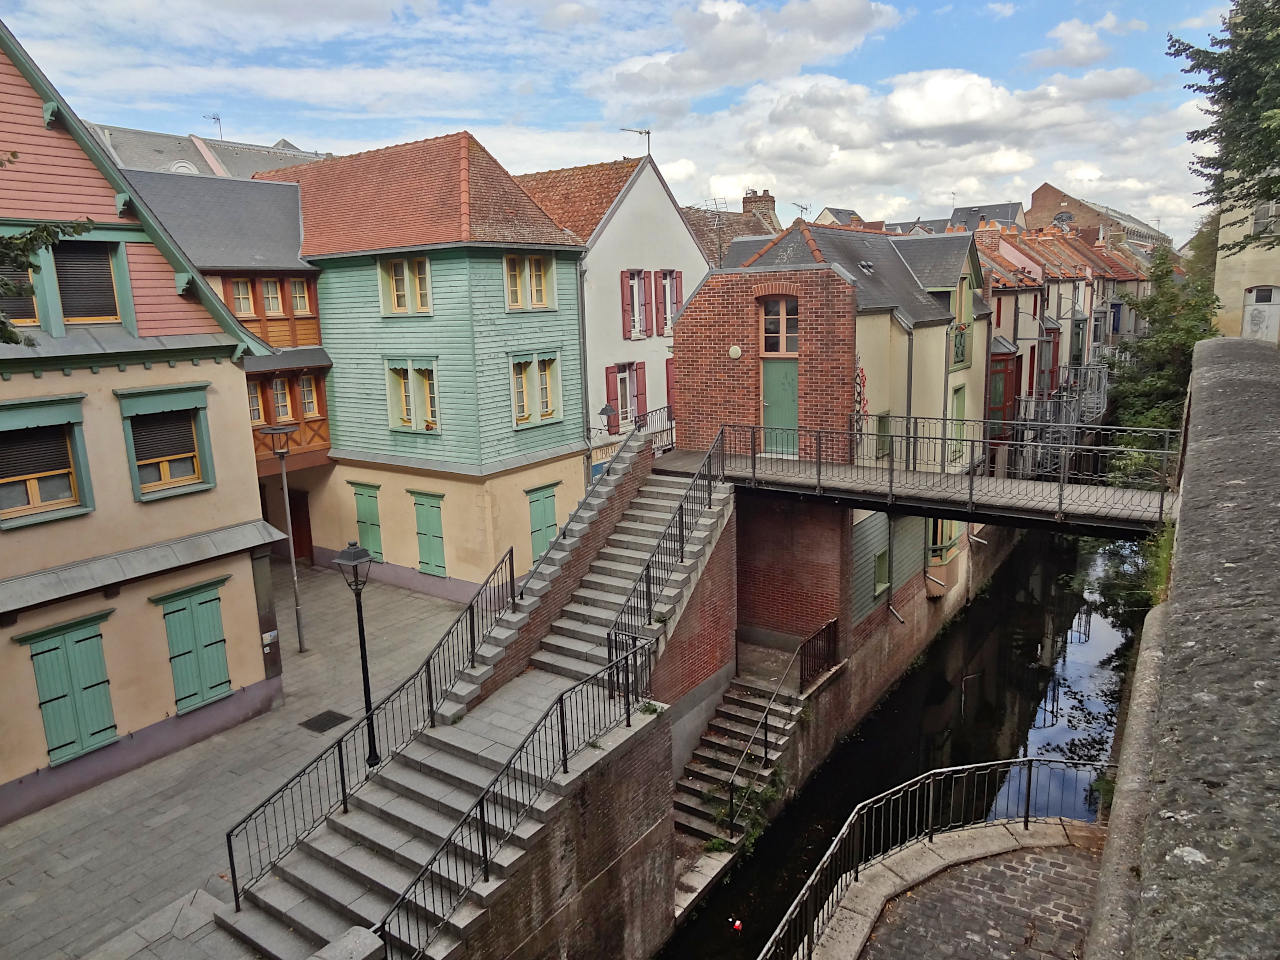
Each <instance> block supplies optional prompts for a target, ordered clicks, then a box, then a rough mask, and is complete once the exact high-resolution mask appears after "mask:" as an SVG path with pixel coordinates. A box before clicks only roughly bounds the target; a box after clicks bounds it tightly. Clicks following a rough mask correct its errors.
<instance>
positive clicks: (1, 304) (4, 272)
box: [0, 266, 36, 320]
mask: <svg viewBox="0 0 1280 960" xmlns="http://www.w3.org/2000/svg"><path fill="white" fill-rule="evenodd" d="M0 277H3V278H4V279H5V280H8V281H10V282H11V283H12V284H13V285H14V286H15V287H18V288H19V289H21V288H23V287H28V286H30V284H31V275H30V273H29V271H28V270H27V268H26V267H17V266H4V267H0ZM0 313H3V314H4V315H5V316H6V317H8V318H9V319H10V320H34V319H36V301H35V298H34V297H32V296H29V295H28V296H25V297H24V296H21V295H19V296H13V297H0Z"/></svg>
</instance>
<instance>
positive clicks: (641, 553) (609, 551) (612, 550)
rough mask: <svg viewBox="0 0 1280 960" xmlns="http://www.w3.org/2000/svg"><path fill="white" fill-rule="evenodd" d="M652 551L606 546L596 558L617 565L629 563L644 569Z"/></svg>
mask: <svg viewBox="0 0 1280 960" xmlns="http://www.w3.org/2000/svg"><path fill="white" fill-rule="evenodd" d="M651 553H652V551H651V550H631V549H629V548H627V547H614V546H610V545H609V544H607V543H606V544H605V545H604V546H603V547H601V548H600V552H599V553H597V554H596V556H598V557H600V558H601V559H604V560H613V561H615V562H616V563H629V564H631V565H632V566H635V567H643V566H644V565H645V563H647V562H648V560H649V557H650V555H651Z"/></svg>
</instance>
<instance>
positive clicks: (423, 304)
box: [413, 257, 431, 313]
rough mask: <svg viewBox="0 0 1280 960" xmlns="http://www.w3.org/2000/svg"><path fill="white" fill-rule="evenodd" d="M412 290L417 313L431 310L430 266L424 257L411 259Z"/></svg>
mask: <svg viewBox="0 0 1280 960" xmlns="http://www.w3.org/2000/svg"><path fill="white" fill-rule="evenodd" d="M413 291H414V297H415V299H416V301H417V304H418V312H419V313H430V312H431V268H430V266H429V265H428V264H427V258H426V257H419V258H418V259H417V260H414V261H413Z"/></svg>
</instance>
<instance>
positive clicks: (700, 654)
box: [653, 510, 738, 703]
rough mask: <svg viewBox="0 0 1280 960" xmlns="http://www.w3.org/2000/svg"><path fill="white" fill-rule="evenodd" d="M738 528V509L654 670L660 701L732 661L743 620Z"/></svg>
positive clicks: (676, 697) (674, 698)
mask: <svg viewBox="0 0 1280 960" xmlns="http://www.w3.org/2000/svg"><path fill="white" fill-rule="evenodd" d="M737 528H738V514H737V511H736V510H735V511H734V512H733V513H732V514H730V516H729V520H728V522H727V523H726V524H725V526H724V529H723V530H721V532H720V539H719V540H717V541H716V545H715V549H714V550H712V552H711V556H710V558H709V559H708V560H707V563H706V565H705V566H704V567H703V569H702V574H701V576H699V578H698V582H697V584H696V585H695V586H694V588H693V593H692V594H690V596H689V602H688V603H687V604H686V605H685V608H684V612H683V613H682V614H681V615H680V620H679V621H678V622H677V623H676V628H675V631H674V633H672V635H671V636H670V638H668V640H667V642H666V646H665V647H664V649H663V652H662V658H661V659H660V660H659V661H658V664H657V666H656V668H655V669H654V672H653V696H654V699H655V700H660V701H661V702H663V703H675V702H676V701H677V700H679V699H680V698H681V697H683V696H684V695H685V694H686V693H688V692H689V691H690V690H692V689H693V688H694V687H696V686H697V685H698V684H700V683H702V681H704V680H706V679H707V678H709V677H710V676H711V675H712V674H714V673H715V672H716V671H717V670H720V669H721V668H723V667H724V666H726V665H727V664H729V663H732V662H733V659H734V636H735V628H736V627H737V623H738V579H737V578H738V570H737Z"/></svg>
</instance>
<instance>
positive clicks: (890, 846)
mask: <svg viewBox="0 0 1280 960" xmlns="http://www.w3.org/2000/svg"><path fill="white" fill-rule="evenodd" d="M1114 767H1115V764H1113V763H1107V762H1089V761H1081V760H1063V759H1059V758H1057V757H1018V758H1014V759H1010V760H990V761H986V762H984V763H971V764H965V765H963V766H956V767H942V768H940V769H937V770H930V771H928V772H927V773H922V774H920V775H919V776H917V777H914V778H913V779H911V780H908V781H906V782H905V783H902V784H899V785H898V786H896V787H893V788H892V789H890V790H886V791H885V792H884V793H881V794H878V795H877V796H874V797H871V798H869V799H867V800H863V801H862V802H861V803H859V804H858V805H857V806H856V807H854V808H853V810H852V812H851V813H850V814H849V817H848V819H846V820H845V822H844V825H843V826H842V827H841V828H840V831H839V832H838V833H837V834H836V836H835V838H834V839H833V840H832V841H831V844H830V845H829V846H828V847H827V850H826V852H825V853H824V854H823V855H822V859H821V860H819V861H818V865H817V866H816V867H814V869H813V872H812V873H810V874H809V878H808V879H807V880H806V881H805V884H804V886H803V887H801V888H800V892H799V894H797V895H796V898H795V900H793V901H792V902H791V906H790V907H788V908H787V912H786V913H785V914H783V916H782V920H781V921H780V922H779V923H778V926H777V927H776V928H775V929H774V932H773V934H772V936H770V937H769V940H768V941H767V942H766V943H765V945H764V948H763V949H761V951H760V953H759V954H758V956H757V960H792V958H793V957H796V956H806V957H807V956H812V955H813V953H812V952H813V950H814V948H815V947H816V946H817V943H818V941H819V938H820V937H821V936H822V933H823V931H824V930H825V929H826V926H827V923H828V922H829V921H830V919H831V917H832V916H833V915H834V913H835V910H836V908H837V907H838V906H839V904H840V901H841V900H842V899H843V897H844V895H845V893H846V892H847V891H848V889H849V887H850V886H851V885H852V884H854V883H856V882H857V881H858V874H859V870H860V868H861V867H862V865H863V864H864V863H870V862H873V861H876V860H880V859H883V858H884V857H886V856H888V855H889V854H890V853H893V852H895V851H897V850H901V849H904V848H905V847H908V846H911V845H912V844H915V843H919V842H922V841H932V840H933V838H934V837H935V836H936V835H937V834H938V833H945V832H948V831H951V830H963V829H968V828H970V827H974V826H977V825H980V824H983V823H991V822H1016V821H1018V820H1021V821H1022V825H1023V829H1029V828H1030V826H1031V821H1032V820H1036V821H1041V820H1049V819H1078V818H1075V817H1068V816H1067V815H1066V813H1065V809H1066V803H1065V800H1066V798H1067V797H1068V796H1072V797H1074V798H1075V800H1076V803H1075V804H1074V806H1076V807H1078V801H1079V796H1078V795H1077V794H1069V793H1068V791H1067V789H1066V781H1067V777H1068V774H1070V776H1071V779H1072V786H1079V785H1080V777H1081V775H1082V774H1083V773H1086V772H1093V771H1101V770H1104V769H1113V768H1114ZM1014 770H1020V771H1021V781H1020V782H1018V783H1016V784H1014V783H1013V777H1012V774H1013V771H1014ZM1055 772H1059V773H1060V774H1061V776H1060V777H1059V782H1058V783H1057V785H1056V789H1055V783H1054V776H1053V775H1054V773H1055ZM1037 774H1040V776H1039V778H1037ZM1038 780H1039V782H1037V781H1038ZM1094 780H1096V776H1095V777H1094V779H1093V780H1090V781H1089V785H1088V786H1089V789H1092V783H1093V782H1094ZM1010 786H1011V787H1012V789H1006V787H1010ZM948 787H950V789H951V793H950V795H948V793H947V789H948ZM979 787H981V788H982V789H981V791H979ZM987 787H994V789H993V790H991V791H990V792H988V790H987V789H986V788H987ZM957 790H958V793H957ZM1014 791H1016V793H1017V796H1016V797H1014V796H1011V794H1012V793H1013V792H1014ZM957 799H959V801H960V803H959V807H960V813H959V815H958V816H956V815H955V807H956V800H957ZM1055 809H1056V810H1057V811H1058V812H1057V813H1055V812H1054V810H1055ZM925 811H927V813H926V812H925ZM942 812H947V813H948V814H949V815H950V816H951V817H952V819H951V820H949V821H948V820H944V821H943V822H942V823H939V822H938V819H939V818H938V814H939V813H942ZM1072 812H1074V810H1073V811H1072ZM1002 814H1003V815H1002ZM868 849H869V851H870V852H869V853H868Z"/></svg>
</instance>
